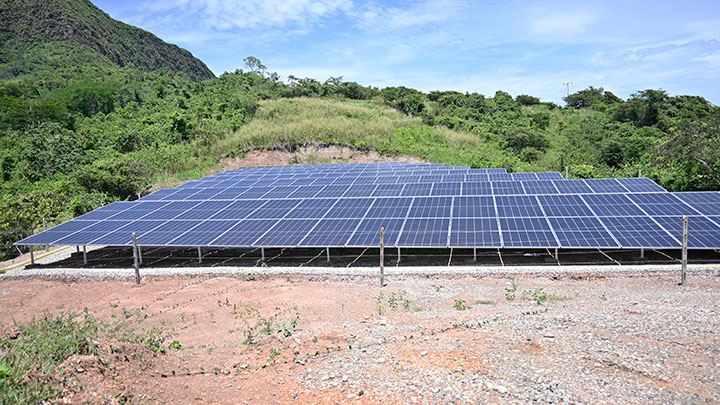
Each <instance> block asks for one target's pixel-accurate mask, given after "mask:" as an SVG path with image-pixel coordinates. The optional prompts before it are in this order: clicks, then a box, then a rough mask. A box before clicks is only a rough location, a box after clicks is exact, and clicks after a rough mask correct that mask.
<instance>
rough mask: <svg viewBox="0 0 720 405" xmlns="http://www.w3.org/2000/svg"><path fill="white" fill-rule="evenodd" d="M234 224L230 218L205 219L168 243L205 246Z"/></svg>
mask: <svg viewBox="0 0 720 405" xmlns="http://www.w3.org/2000/svg"><path fill="white" fill-rule="evenodd" d="M236 224H237V221H230V220H221V221H214V220H209V221H205V222H202V223H200V224H199V225H198V226H196V227H195V228H193V229H192V232H187V233H184V234H181V235H178V236H177V237H176V238H175V239H173V240H171V241H170V242H168V243H169V244H172V245H174V246H183V245H186V246H207V245H209V244H210V243H211V242H212V241H213V240H215V239H216V238H217V237H218V236H220V235H222V234H223V233H225V232H226V231H227V230H229V229H230V228H232V227H233V226H235V225H236Z"/></svg>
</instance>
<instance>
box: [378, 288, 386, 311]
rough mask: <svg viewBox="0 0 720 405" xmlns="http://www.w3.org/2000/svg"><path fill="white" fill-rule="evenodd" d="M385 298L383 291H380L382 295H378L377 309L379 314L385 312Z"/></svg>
mask: <svg viewBox="0 0 720 405" xmlns="http://www.w3.org/2000/svg"><path fill="white" fill-rule="evenodd" d="M384 298H385V297H384V296H383V294H382V293H380V295H378V297H377V311H378V315H382V314H384V313H385V305H384V304H383V300H384Z"/></svg>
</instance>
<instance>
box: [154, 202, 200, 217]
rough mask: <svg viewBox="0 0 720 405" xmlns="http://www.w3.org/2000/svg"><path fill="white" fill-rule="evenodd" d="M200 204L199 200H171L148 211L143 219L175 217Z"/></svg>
mask: <svg viewBox="0 0 720 405" xmlns="http://www.w3.org/2000/svg"><path fill="white" fill-rule="evenodd" d="M198 204H200V202H199V201H169V202H168V203H167V205H164V206H163V207H162V208H159V209H157V210H155V211H152V212H150V213H148V214H147V215H145V216H143V217H142V219H162V220H168V219H173V218H175V217H177V216H178V215H180V214H182V213H183V212H185V211H187V210H189V209H191V208H193V207H195V206H197V205H198Z"/></svg>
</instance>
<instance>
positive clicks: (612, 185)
mask: <svg viewBox="0 0 720 405" xmlns="http://www.w3.org/2000/svg"><path fill="white" fill-rule="evenodd" d="M585 183H587V185H588V187H590V189H592V191H593V192H595V193H626V192H627V189H626V188H625V187H623V185H622V184H620V182H619V181H617V180H616V179H587V180H585Z"/></svg>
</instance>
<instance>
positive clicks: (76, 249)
mask: <svg viewBox="0 0 720 405" xmlns="http://www.w3.org/2000/svg"><path fill="white" fill-rule="evenodd" d="M75 251H76V252H78V253H80V245H77V246H75Z"/></svg>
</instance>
